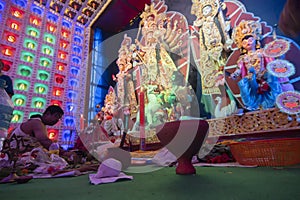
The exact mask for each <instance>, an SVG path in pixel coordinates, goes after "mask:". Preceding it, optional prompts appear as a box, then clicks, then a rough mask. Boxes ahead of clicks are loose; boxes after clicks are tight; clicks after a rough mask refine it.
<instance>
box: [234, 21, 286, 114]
mask: <svg viewBox="0 0 300 200" xmlns="http://www.w3.org/2000/svg"><path fill="white" fill-rule="evenodd" d="M261 33H262V27H261V24H260V23H259V22H257V21H253V20H242V21H241V22H240V23H239V25H238V26H237V27H235V29H234V31H233V38H234V42H235V43H236V45H237V47H238V48H239V49H240V51H241V55H240V57H239V59H238V61H237V66H238V67H237V69H236V70H235V71H234V73H232V74H231V78H233V79H236V78H237V77H238V76H240V77H241V80H239V82H238V86H239V88H240V94H241V98H242V101H243V103H244V105H245V108H246V109H247V110H257V109H259V108H262V109H267V108H272V107H274V106H275V103H276V97H277V96H278V95H279V94H280V93H281V92H282V87H281V84H280V81H279V80H278V78H277V77H275V76H273V75H272V74H271V73H269V72H268V70H267V68H266V66H267V64H268V63H269V62H271V61H272V60H273V58H270V57H266V56H265V54H264V53H263V50H264V49H263V48H262V47H261V44H260V40H261Z"/></svg>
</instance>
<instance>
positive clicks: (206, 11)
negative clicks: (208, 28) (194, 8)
mask: <svg viewBox="0 0 300 200" xmlns="http://www.w3.org/2000/svg"><path fill="white" fill-rule="evenodd" d="M210 13H211V6H210V5H207V6H204V7H203V9H202V14H203V15H204V16H207V15H209V14H210Z"/></svg>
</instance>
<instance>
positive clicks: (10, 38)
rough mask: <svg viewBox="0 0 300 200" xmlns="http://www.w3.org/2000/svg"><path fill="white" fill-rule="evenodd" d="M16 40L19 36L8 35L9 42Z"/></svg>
mask: <svg viewBox="0 0 300 200" xmlns="http://www.w3.org/2000/svg"><path fill="white" fill-rule="evenodd" d="M16 40H17V38H16V37H15V36H13V35H9V36H7V41H8V42H11V43H14V42H16Z"/></svg>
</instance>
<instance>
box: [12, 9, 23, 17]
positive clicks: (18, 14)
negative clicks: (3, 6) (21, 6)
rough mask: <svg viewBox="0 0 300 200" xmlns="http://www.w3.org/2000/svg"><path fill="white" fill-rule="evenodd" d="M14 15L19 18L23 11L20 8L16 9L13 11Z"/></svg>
mask: <svg viewBox="0 0 300 200" xmlns="http://www.w3.org/2000/svg"><path fill="white" fill-rule="evenodd" d="M13 15H14V16H15V17H17V18H20V17H21V16H22V14H21V12H20V11H18V10H15V11H14V13H13Z"/></svg>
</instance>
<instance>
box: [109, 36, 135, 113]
mask: <svg viewBox="0 0 300 200" xmlns="http://www.w3.org/2000/svg"><path fill="white" fill-rule="evenodd" d="M132 53H133V49H132V40H131V38H130V37H128V36H127V34H125V35H124V39H123V41H122V43H121V47H120V49H119V56H118V59H117V61H116V64H117V65H118V68H119V72H118V73H117V74H116V76H113V79H114V80H115V81H116V82H117V98H118V102H119V104H120V106H121V107H122V108H123V109H124V110H128V111H129V112H130V113H126V114H131V115H134V114H136V112H137V97H136V94H135V89H134V84H133V81H132V76H131V73H130V70H131V69H132V68H133V64H132Z"/></svg>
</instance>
